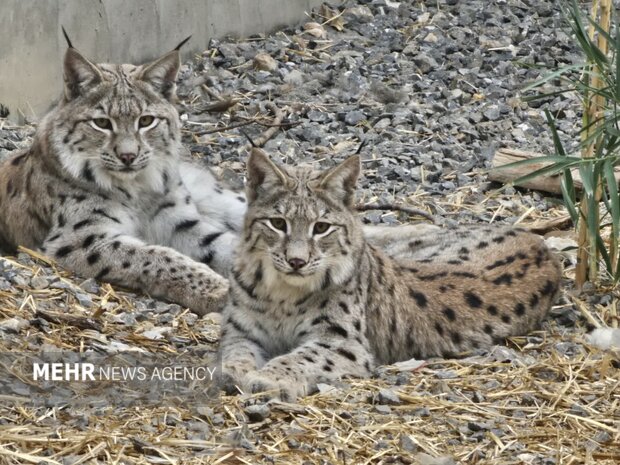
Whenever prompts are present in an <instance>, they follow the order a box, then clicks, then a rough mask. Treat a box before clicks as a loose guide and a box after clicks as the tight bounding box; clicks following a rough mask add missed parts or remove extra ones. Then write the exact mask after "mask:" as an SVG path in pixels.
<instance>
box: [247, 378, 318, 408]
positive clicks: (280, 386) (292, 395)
mask: <svg viewBox="0 0 620 465" xmlns="http://www.w3.org/2000/svg"><path fill="white" fill-rule="evenodd" d="M243 386H244V388H245V390H246V392H248V393H252V394H257V393H261V394H262V396H261V397H262V398H263V399H264V400H270V399H277V400H281V401H283V402H295V401H296V400H297V399H298V398H299V397H302V396H304V395H306V394H307V393H306V389H305V386H304V385H303V384H300V383H299V382H297V381H295V380H293V379H287V378H285V379H281V380H276V379H272V378H270V377H268V376H266V375H265V374H263V373H261V372H260V371H254V372H250V373H248V374H247V375H246V376H245V377H244V380H243Z"/></svg>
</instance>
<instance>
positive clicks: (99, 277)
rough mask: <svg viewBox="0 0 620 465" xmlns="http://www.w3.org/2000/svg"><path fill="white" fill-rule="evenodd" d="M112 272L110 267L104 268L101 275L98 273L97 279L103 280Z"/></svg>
mask: <svg viewBox="0 0 620 465" xmlns="http://www.w3.org/2000/svg"><path fill="white" fill-rule="evenodd" d="M109 272H110V268H109V267H107V266H106V267H105V268H103V269H102V270H101V271H100V272H99V273H97V276H95V279H97V280H99V279H102V278H103V277H105V276H106V275H107V274H108V273H109Z"/></svg>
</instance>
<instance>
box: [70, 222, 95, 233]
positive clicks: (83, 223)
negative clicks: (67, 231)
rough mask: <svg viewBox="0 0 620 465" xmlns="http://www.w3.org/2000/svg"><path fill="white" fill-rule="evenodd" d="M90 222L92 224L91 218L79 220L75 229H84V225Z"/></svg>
mask: <svg viewBox="0 0 620 465" xmlns="http://www.w3.org/2000/svg"><path fill="white" fill-rule="evenodd" d="M89 224H92V221H91V220H82V221H78V222H77V223H75V224H74V225H73V230H74V231H77V230H78V229H82V228H83V227H85V226H88V225H89Z"/></svg>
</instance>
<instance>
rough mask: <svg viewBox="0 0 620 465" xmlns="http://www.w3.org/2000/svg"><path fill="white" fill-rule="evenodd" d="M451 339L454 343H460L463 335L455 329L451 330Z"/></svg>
mask: <svg viewBox="0 0 620 465" xmlns="http://www.w3.org/2000/svg"><path fill="white" fill-rule="evenodd" d="M450 339H452V342H453V343H454V344H460V343H461V340H462V339H461V335H460V334H459V333H457V332H455V331H451V332H450Z"/></svg>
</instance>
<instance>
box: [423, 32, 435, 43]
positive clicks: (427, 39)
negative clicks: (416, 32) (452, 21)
mask: <svg viewBox="0 0 620 465" xmlns="http://www.w3.org/2000/svg"><path fill="white" fill-rule="evenodd" d="M438 40H439V37H437V36H436V35H435V33H434V32H429V33H428V34H427V35H426V37H424V42H428V43H430V44H435V43H437V41H438Z"/></svg>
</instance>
